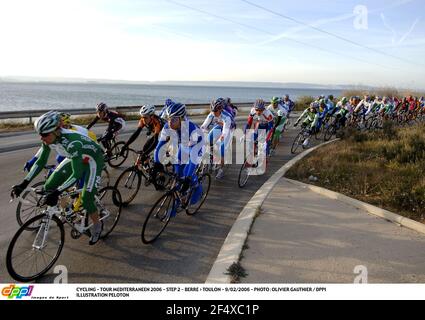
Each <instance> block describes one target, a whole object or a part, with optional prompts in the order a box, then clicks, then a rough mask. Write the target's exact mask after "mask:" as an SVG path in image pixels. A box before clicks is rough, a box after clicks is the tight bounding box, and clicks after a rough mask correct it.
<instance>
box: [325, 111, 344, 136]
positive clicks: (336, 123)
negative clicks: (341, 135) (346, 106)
mask: <svg viewBox="0 0 425 320" xmlns="http://www.w3.org/2000/svg"><path fill="white" fill-rule="evenodd" d="M341 127H342V124H341V116H340V115H339V116H336V117H335V118H334V120H333V121H332V123H331V124H330V125H329V126H328V128H327V129H326V132H325V135H324V141H329V140H330V139H331V138H332V137H333V136H334V135H335V136H337V137H338V131H339V130H340V129H341Z"/></svg>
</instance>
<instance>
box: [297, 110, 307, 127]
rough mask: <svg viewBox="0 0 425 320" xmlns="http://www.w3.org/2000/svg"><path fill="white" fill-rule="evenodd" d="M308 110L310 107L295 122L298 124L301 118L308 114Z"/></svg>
mask: <svg viewBox="0 0 425 320" xmlns="http://www.w3.org/2000/svg"><path fill="white" fill-rule="evenodd" d="M307 111H308V109H305V110H304V112H303V113H302V114H301V115H300V117H299V118H298V120H297V121H296V122H295V124H296V125H297V124H298V123H299V122H300V121H301V119H303V118H304V117H305V115H306V114H307Z"/></svg>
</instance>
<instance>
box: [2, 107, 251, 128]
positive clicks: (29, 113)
mask: <svg viewBox="0 0 425 320" xmlns="http://www.w3.org/2000/svg"><path fill="white" fill-rule="evenodd" d="M234 105H235V106H237V107H238V108H239V107H240V108H243V107H250V106H252V102H251V103H249V102H246V103H245V102H244V103H234ZM140 107H141V106H116V107H111V109H112V110H116V111H119V112H121V113H131V112H134V113H136V112H139V109H140ZM155 107H157V108H158V109H161V108H162V107H163V105H155ZM186 107H187V108H188V109H189V110H202V109H207V108H209V104H206V103H198V104H186ZM48 111H50V110H47V109H44V110H20V111H3V112H0V120H7V119H29V123H32V122H33V118H37V117H39V116H41V115H42V114H44V113H46V112H48ZM60 111H61V112H67V113H70V114H72V115H73V116H76V115H94V114H95V111H94V109H60Z"/></svg>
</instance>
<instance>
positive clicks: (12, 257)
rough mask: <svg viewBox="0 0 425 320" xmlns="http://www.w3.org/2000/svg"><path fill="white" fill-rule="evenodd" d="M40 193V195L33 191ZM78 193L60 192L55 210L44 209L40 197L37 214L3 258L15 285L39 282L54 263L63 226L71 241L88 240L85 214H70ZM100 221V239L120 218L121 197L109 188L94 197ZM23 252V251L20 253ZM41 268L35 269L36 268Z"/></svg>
mask: <svg viewBox="0 0 425 320" xmlns="http://www.w3.org/2000/svg"><path fill="white" fill-rule="evenodd" d="M37 192H38V193H40V194H41V193H42V191H37ZM81 192H82V189H78V190H73V191H69V192H64V193H62V195H61V196H60V197H59V201H58V204H57V205H55V206H45V205H44V204H43V201H44V199H45V197H44V195H43V196H42V197H41V198H40V201H39V203H38V206H40V207H43V209H42V212H41V214H39V215H37V216H35V217H33V218H31V219H29V220H28V221H26V222H25V223H24V224H23V225H22V226H21V227H20V228H19V230H18V231H17V232H16V234H15V235H14V236H13V238H12V240H11V242H10V244H9V247H8V249H7V254H6V267H7V270H8V272H9V274H10V276H11V277H12V278H13V279H15V280H16V281H19V282H29V281H34V280H37V279H39V278H41V277H42V276H43V275H44V274H46V273H47V272H48V271H49V270H50V268H52V267H53V265H54V264H55V263H56V261H57V260H58V258H59V256H60V254H61V252H62V248H63V246H64V243H65V229H64V224H65V223H66V224H68V225H70V226H71V228H72V230H71V238H73V239H79V238H80V237H81V236H82V235H83V234H84V235H87V236H90V232H89V229H90V228H91V226H92V224H91V223H89V219H88V215H87V213H86V211H85V210H84V211H77V212H75V211H74V210H73V203H74V200H75V199H76V198H77V197H78V196H79V194H80V193H81ZM95 202H96V206H97V209H98V212H99V216H100V221H101V223H102V225H103V230H102V233H101V239H105V238H106V237H107V236H108V235H109V234H110V233H111V232H112V231H113V229H114V228H115V226H116V225H117V223H118V220H119V218H120V215H121V195H120V194H119V191H118V190H116V189H115V188H113V187H105V188H103V189H101V190H99V192H98V193H97V195H96V196H95ZM20 250H24V251H22V252H21V251H20ZM40 265H42V267H41V268H40V269H39V268H38V267H39V266H40Z"/></svg>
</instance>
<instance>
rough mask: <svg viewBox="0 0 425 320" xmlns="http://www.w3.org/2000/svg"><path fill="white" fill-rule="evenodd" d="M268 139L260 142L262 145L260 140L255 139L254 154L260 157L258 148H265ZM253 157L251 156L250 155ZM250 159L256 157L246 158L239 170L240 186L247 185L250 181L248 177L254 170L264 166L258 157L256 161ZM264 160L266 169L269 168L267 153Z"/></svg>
mask: <svg viewBox="0 0 425 320" xmlns="http://www.w3.org/2000/svg"><path fill="white" fill-rule="evenodd" d="M267 143H268V142H267V141H265V142H264V143H262V144H260V146H258V141H254V153H253V155H254V156H255V155H257V157H258V150H259V148H261V149H263V150H264V149H265V148H267ZM250 158H251V157H250ZM249 160H254V159H249V158H245V160H244V163H243V164H242V166H241V168H240V170H239V176H238V186H239V188H244V187H245V185H246V184H247V182H248V179H249V177H250V176H251V175H253V174H252V171H253V170H256V169H258V168H261V167H262V164H263V163H261V162H260V159H256V161H251V162H250V161H249ZM262 161H266V163H265V165H266V170H267V155H266V157H265V158H264V159H263V160H262ZM261 174H264V172H262V173H261Z"/></svg>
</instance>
